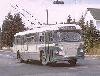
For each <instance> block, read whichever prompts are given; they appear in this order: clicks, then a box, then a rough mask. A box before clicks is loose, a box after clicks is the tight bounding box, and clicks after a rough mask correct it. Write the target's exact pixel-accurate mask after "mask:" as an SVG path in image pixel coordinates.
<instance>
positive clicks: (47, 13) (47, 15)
mask: <svg viewBox="0 0 100 76" xmlns="http://www.w3.org/2000/svg"><path fill="white" fill-rule="evenodd" d="M46 13H47V25H48V9H46Z"/></svg>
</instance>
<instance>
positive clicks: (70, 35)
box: [59, 32, 81, 42]
mask: <svg viewBox="0 0 100 76" xmlns="http://www.w3.org/2000/svg"><path fill="white" fill-rule="evenodd" d="M59 38H60V41H61V42H79V41H81V35H80V33H78V32H60V37H59Z"/></svg>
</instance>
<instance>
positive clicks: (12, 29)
mask: <svg viewBox="0 0 100 76" xmlns="http://www.w3.org/2000/svg"><path fill="white" fill-rule="evenodd" d="M24 29H25V28H24V24H23V22H22V18H21V17H20V14H19V13H17V14H15V15H14V16H13V15H11V13H8V15H7V16H6V17H5V20H4V21H3V25H2V43H3V44H2V45H3V46H12V43H13V40H14V35H15V34H16V33H18V32H21V31H24Z"/></svg>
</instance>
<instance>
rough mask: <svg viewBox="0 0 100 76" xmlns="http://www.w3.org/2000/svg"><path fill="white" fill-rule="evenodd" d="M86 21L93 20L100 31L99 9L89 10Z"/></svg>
mask: <svg viewBox="0 0 100 76" xmlns="http://www.w3.org/2000/svg"><path fill="white" fill-rule="evenodd" d="M85 20H86V21H90V20H93V23H94V25H95V26H96V29H98V30H100V9H99V8H87V11H86V15H85Z"/></svg>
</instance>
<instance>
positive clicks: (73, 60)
mask: <svg viewBox="0 0 100 76" xmlns="http://www.w3.org/2000/svg"><path fill="white" fill-rule="evenodd" d="M68 62H69V63H70V65H76V62H77V60H76V59H72V60H68Z"/></svg>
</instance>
